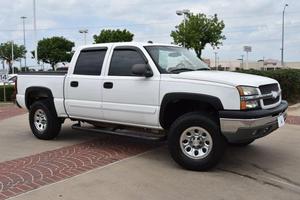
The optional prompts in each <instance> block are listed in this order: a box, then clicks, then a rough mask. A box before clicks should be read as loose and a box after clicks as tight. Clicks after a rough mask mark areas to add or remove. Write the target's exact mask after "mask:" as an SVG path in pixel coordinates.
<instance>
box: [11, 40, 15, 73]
mask: <svg viewBox="0 0 300 200" xmlns="http://www.w3.org/2000/svg"><path fill="white" fill-rule="evenodd" d="M11 68H12V74H14V73H15V69H14V41H13V40H12V41H11Z"/></svg>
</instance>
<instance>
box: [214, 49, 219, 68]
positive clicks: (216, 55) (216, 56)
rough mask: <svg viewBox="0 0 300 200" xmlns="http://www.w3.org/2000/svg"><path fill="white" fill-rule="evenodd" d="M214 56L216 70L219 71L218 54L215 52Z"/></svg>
mask: <svg viewBox="0 0 300 200" xmlns="http://www.w3.org/2000/svg"><path fill="white" fill-rule="evenodd" d="M214 54H215V68H216V70H217V71H218V66H217V58H218V52H214Z"/></svg>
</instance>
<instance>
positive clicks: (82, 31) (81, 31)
mask: <svg viewBox="0 0 300 200" xmlns="http://www.w3.org/2000/svg"><path fill="white" fill-rule="evenodd" d="M88 32H89V30H88V29H81V30H79V33H82V34H83V35H84V45H86V34H87V33H88Z"/></svg>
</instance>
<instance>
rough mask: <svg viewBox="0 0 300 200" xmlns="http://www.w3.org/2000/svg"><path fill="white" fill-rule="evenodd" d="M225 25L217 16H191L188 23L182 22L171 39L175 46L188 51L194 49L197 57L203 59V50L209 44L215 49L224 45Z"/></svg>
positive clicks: (173, 32) (172, 33)
mask: <svg viewBox="0 0 300 200" xmlns="http://www.w3.org/2000/svg"><path fill="white" fill-rule="evenodd" d="M224 28H225V24H224V22H223V20H221V21H220V20H219V19H218V17H217V14H215V15H214V16H212V17H207V16H206V15H205V14H201V13H199V14H195V15H194V14H193V13H191V14H189V15H188V16H187V19H186V22H185V23H184V21H183V22H181V23H180V24H179V25H178V26H177V27H176V30H175V31H172V32H171V37H172V38H173V40H174V43H175V44H179V45H185V47H186V48H188V49H194V50H195V52H196V54H197V56H198V57H199V58H201V54H202V50H203V49H204V48H205V46H206V45H207V44H210V45H211V46H212V47H213V48H216V47H218V46H219V45H222V44H223V43H222V40H225V39H226V37H225V35H223V34H222V32H223V29H224Z"/></svg>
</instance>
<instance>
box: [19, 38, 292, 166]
mask: <svg viewBox="0 0 300 200" xmlns="http://www.w3.org/2000/svg"><path fill="white" fill-rule="evenodd" d="M16 85H17V87H16V88H17V96H16V98H17V104H18V105H19V106H20V107H22V108H27V109H28V110H29V122H30V127H31V130H32V132H33V134H34V135H35V136H36V137H37V138H39V139H45V140H49V139H53V138H55V137H56V136H57V135H58V133H59V132H60V129H61V125H62V124H63V123H64V120H65V119H66V118H69V119H71V120H73V121H78V123H76V124H74V125H73V126H72V127H73V128H74V129H80V130H87V131H94V132H101V133H109V134H117V135H122V136H124V135H125V136H132V137H138V138H144V139H145V138H147V139H152V140H156V139H157V140H161V139H164V138H165V139H167V140H168V148H169V150H170V153H171V155H172V157H173V158H174V160H175V161H176V162H177V163H179V164H180V165H181V166H183V167H185V168H187V169H191V170H207V169H209V168H211V167H213V166H215V165H216V164H217V162H218V161H219V160H220V159H221V157H222V154H223V153H224V150H225V147H226V145H227V144H233V145H239V146H245V145H247V144H250V143H251V142H253V141H254V140H255V139H257V138H260V137H263V136H266V135H267V134H269V133H271V132H273V131H274V130H276V129H277V128H279V127H281V126H283V125H284V123H285V119H286V110H287V107H288V104H287V102H286V101H284V100H282V99H281V88H280V85H279V84H278V82H277V81H276V80H273V79H270V78H265V77H261V76H254V75H247V74H241V73H234V72H221V71H211V70H210V69H209V68H208V67H207V65H205V64H204V63H203V62H202V61H201V60H200V59H198V58H197V57H196V56H195V55H194V54H193V53H192V52H191V51H189V50H187V49H184V48H182V47H179V46H175V45H169V44H168V45H166V44H151V43H108V44H95V45H88V46H83V47H80V48H79V49H77V51H76V52H75V54H74V56H73V58H72V61H71V63H70V67H69V69H68V72H65V73H64V72H52V73H50V72H48V73H27V74H20V75H19V76H18V81H17V84H16Z"/></svg>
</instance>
